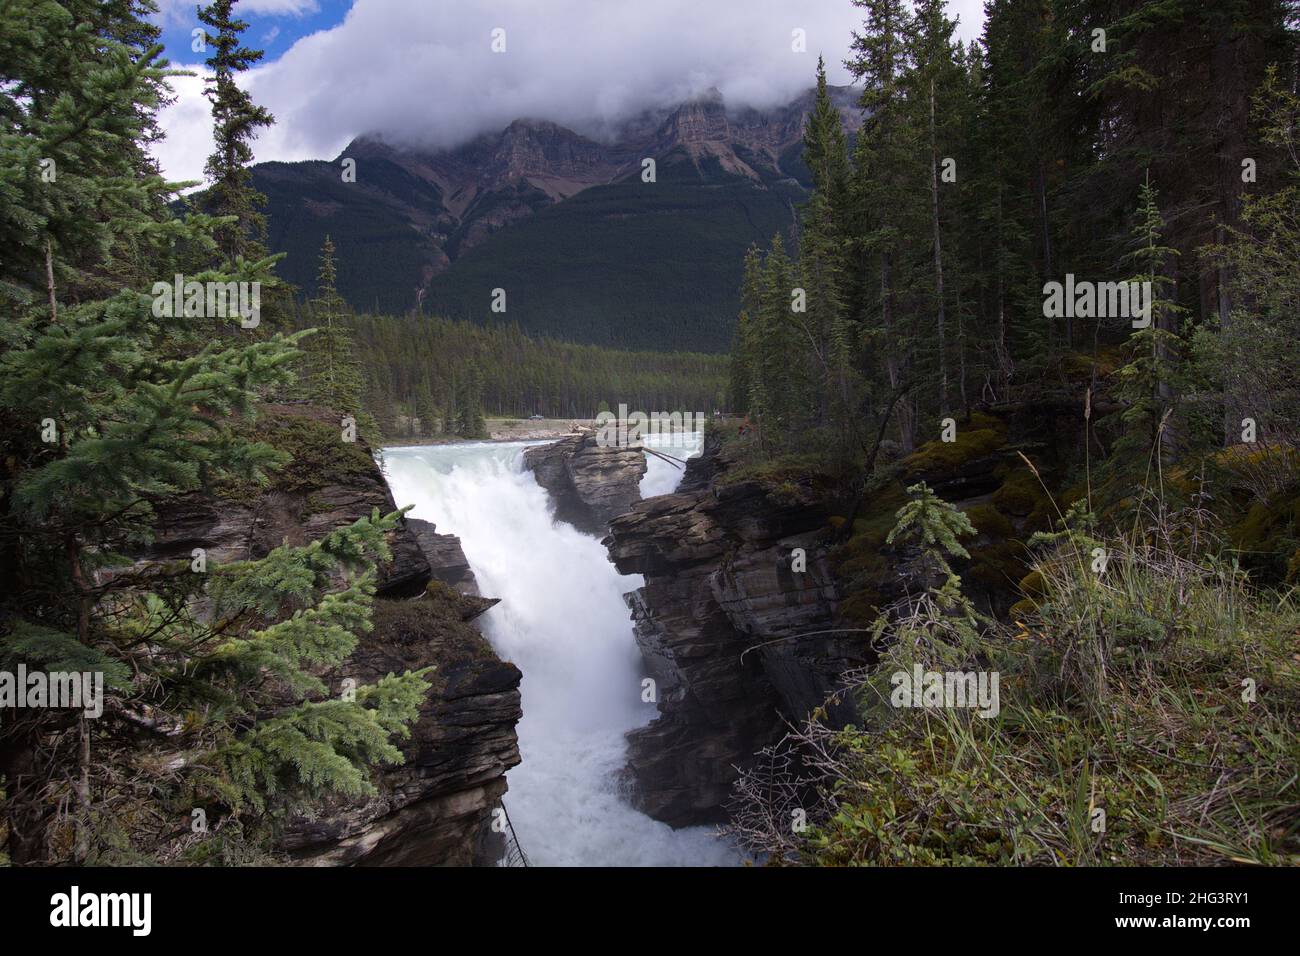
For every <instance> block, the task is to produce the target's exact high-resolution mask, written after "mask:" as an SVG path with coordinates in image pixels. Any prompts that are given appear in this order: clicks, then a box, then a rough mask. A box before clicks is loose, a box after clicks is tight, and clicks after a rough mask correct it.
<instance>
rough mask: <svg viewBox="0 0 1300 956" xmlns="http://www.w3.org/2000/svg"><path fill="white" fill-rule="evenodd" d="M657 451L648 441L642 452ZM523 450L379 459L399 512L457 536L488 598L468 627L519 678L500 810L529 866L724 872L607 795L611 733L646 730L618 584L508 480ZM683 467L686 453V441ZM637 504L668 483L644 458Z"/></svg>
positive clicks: (515, 480) (700, 837) (467, 447)
mask: <svg viewBox="0 0 1300 956" xmlns="http://www.w3.org/2000/svg"><path fill="white" fill-rule="evenodd" d="M660 443H663V444H667V443H666V441H665V440H664V439H663V438H659V439H657V441H656V444H660ZM529 444H539V443H537V442H533V443H524V442H518V443H508V444H501V443H486V442H484V443H471V444H460V445H442V446H426V447H417V448H390V449H385V451H384V461H385V468H386V470H387V472H388V481H389V486H390V487H391V488H392V491H393V497H394V498H395V499H396V501H397V503H398V504H399V505H414V506H415V507H414V509H413V510H412V512H411V514H412V516H413V517H416V518H424V519H426V520H428V521H432V522H434V523H435V524H437V526H438V530H439V531H441V532H443V533H447V534H456V535H459V536H460V539H461V544H462V546H463V547H464V549H465V555H466V557H467V558H468V559H469V563H470V566H471V567H472V568H473V570H474V574H475V576H476V577H477V578H478V582H479V587H480V589H481V591H482V592H483V594H485V595H488V596H490V597H499V598H501V603H500V604H498V605H497V606H496V607H494V608H493V609H492V610H490V611H488V612H487V614H485V615H484V616H483V617H482V618H480V621H481V622H482V624H483V632H484V634H485V635H486V636H487V638H488V640H489V641H490V642H491V643H492V646H493V647H494V648H495V649H496V651H497V653H498V654H499V655H500V656H501V657H502V658H503V659H504V660H508V661H512V662H513V663H514V664H515V665H516V666H517V667H518V668H519V669H520V671H522V672H523V681H522V683H521V685H520V691H521V695H522V699H523V719H522V720H521V721H520V722H519V725H518V733H519V749H520V753H521V755H522V757H523V762H522V763H521V764H520V765H519V766H518V767H516V768H514V769H513V770H511V771H510V772H509V774H508V776H507V779H508V781H509V785H510V791H509V793H508V794H507V795H506V804H507V806H508V807H509V809H510V818H511V820H512V822H513V823H514V827H515V831H516V833H517V834H518V836H519V841H520V844H521V845H522V846H523V848H524V850H525V852H526V853H527V854H528V856H529V859H530V860H531V861H532V862H533V863H535V864H540V865H551V866H636V865H644V866H674V865H697V866H698V865H734V864H736V863H738V862H739V857H738V855H737V853H736V852H735V851H734V850H733V849H732V848H730V847H729V846H728V845H727V844H726V843H724V842H723V841H722V840H720V839H719V838H718V837H717V836H716V835H715V832H714V830H713V829H712V828H709V827H694V828H687V829H681V830H673V829H672V828H671V827H669V826H668V825H667V824H663V823H659V822H658V821H655V820H652V819H650V818H649V817H647V816H646V815H645V814H643V813H640V812H639V811H637V810H636V809H634V808H633V807H632V806H631V805H630V804H629V803H627V802H626V800H625V799H623V797H622V796H620V794H619V792H618V780H617V777H618V771H619V770H620V768H621V767H622V766H623V763H624V757H625V751H626V742H625V741H624V739H623V735H624V733H626V732H627V731H628V730H631V729H632V728H634V727H638V726H641V725H644V724H646V723H648V722H649V721H650V720H651V719H652V718H653V717H654V714H655V705H654V704H653V703H643V702H642V700H641V696H642V688H641V680H642V678H643V676H644V675H643V673H642V664H641V660H640V654H639V652H638V650H637V647H636V643H635V640H634V638H633V634H632V622H631V620H630V617H629V612H628V608H627V605H626V604H625V603H624V602H623V594H624V593H625V592H627V591H631V590H633V589H635V588H637V587H640V586H641V584H642V580H641V577H640V575H629V576H623V575H620V574H619V573H618V572H617V571H616V570H615V569H614V566H613V564H611V563H610V561H609V559H608V557H607V556H606V554H605V549H604V547H603V546H602V545H601V544H600V542H599V541H598V540H597V539H596V538H594V537H592V536H590V535H587V534H583V533H582V532H579V531H577V530H575V529H574V528H572V527H570V526H569V525H567V524H562V523H556V522H555V521H554V520H553V519H552V514H551V510H552V509H551V506H550V502H549V500H548V497H547V495H546V492H545V491H543V490H542V488H541V487H539V486H538V484H537V482H536V480H534V478H533V476H532V475H531V474H530V473H527V472H525V471H523V470H522V456H523V450H524V448H526V447H528V445H529ZM668 451H669V453H670V454H674V455H677V456H679V457H685V455H686V454H691V453H693V452H694V451H698V438H696V439H695V440H694V442H693V443H692V445H691V447H688V448H686V449H682V448H680V447H678V448H669V449H668ZM648 457H649V461H648V470H647V472H646V475H645V477H644V478H643V479H642V483H641V487H642V494H643V495H647V496H648V495H651V494H662V493H664V492H667V491H671V490H672V489H673V488H674V487H676V484H677V481H678V480H679V479H680V477H681V472H680V471H678V470H676V469H675V468H674V467H673V466H672V465H671V464H670V463H668V462H665V461H662V460H660V459H657V458H655V457H653V456H648Z"/></svg>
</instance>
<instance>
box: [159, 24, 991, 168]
mask: <svg viewBox="0 0 1300 956" xmlns="http://www.w3.org/2000/svg"><path fill="white" fill-rule="evenodd" d="M301 2H303V0H244V5H245V7H246V9H252V8H253V7H254V6H255V5H262V6H274V5H277V4H279V5H291V4H295V3H301ZM810 6H812V8H811V9H810ZM950 7H951V9H952V11H953V12H954V13H958V14H960V15H961V16H962V19H963V20H965V21H966V22H965V23H963V25H962V27H961V28H960V30H959V32H960V34H961V35H962V36H965V37H971V36H974V35H976V33H977V32H978V24H980V23H981V22H982V19H983V13H982V9H981V3H980V0H958V2H955V3H952V4H950ZM860 25H861V12H860V11H859V10H857V9H856V8H855V7H853V6H852V4H850V3H849V2H848V0H839V2H835V0H819V2H818V3H817V4H816V5H815V6H813V5H810V4H808V3H807V2H806V0H654V2H645V3H641V2H617V3H615V2H609V0H546V2H545V3H538V2H537V0H356V2H355V3H354V4H353V6H352V9H351V10H349V11H348V13H347V16H346V17H345V19H344V20H343V22H342V23H340V24H338V25H337V26H335V27H333V28H331V29H328V30H322V31H319V32H317V33H314V34H311V35H309V36H305V37H302V38H301V39H299V40H298V41H297V42H296V43H295V44H294V45H293V46H292V47H291V48H290V49H289V50H288V51H287V52H286V53H285V54H284V55H283V56H282V57H280V58H279V59H278V60H276V61H275V62H272V63H268V64H265V65H263V66H260V67H258V68H257V69H256V70H254V71H251V72H250V73H249V74H248V76H247V78H246V79H247V85H248V88H249V89H250V90H251V92H252V94H253V96H254V98H255V99H256V100H257V102H259V103H261V104H263V105H265V106H266V107H268V108H269V109H270V110H271V112H272V113H274V114H275V117H276V121H277V122H276V125H275V126H274V127H273V128H272V129H270V130H267V131H265V132H264V133H263V135H262V136H261V138H260V139H259V141H258V143H257V147H256V152H257V158H258V160H269V159H278V160H296V159H307V158H333V156H335V155H336V154H337V153H338V151H339V150H340V149H342V148H343V147H344V146H345V145H346V144H347V142H348V141H349V140H350V139H351V138H352V137H354V136H356V135H359V134H362V133H379V134H381V135H384V136H385V137H386V138H389V139H391V140H395V141H405V142H414V143H420V144H424V145H428V146H435V147H437V146H451V145H455V144H457V143H460V142H463V141H464V140H465V139H468V138H469V137H472V136H473V135H475V134H478V133H481V132H485V131H488V130H495V129H500V128H502V127H504V126H505V125H506V124H508V123H509V122H510V121H511V120H514V119H517V118H520V117H537V118H544V119H551V120H554V121H556V122H558V123H561V124H565V125H569V126H572V127H574V128H577V129H580V130H581V131H583V132H586V133H588V134H591V135H599V134H600V133H601V132H602V127H603V126H605V125H607V124H613V123H615V122H617V121H619V120H621V119H623V118H625V117H627V116H628V115H630V114H633V113H635V112H637V111H639V110H641V109H645V108H648V107H653V106H659V105H665V104H670V103H675V102H678V101H680V100H682V99H684V98H686V97H688V96H690V95H692V94H695V93H698V92H701V91H703V90H705V89H708V88H709V87H711V86H716V87H717V88H718V89H719V90H721V91H722V93H723V95H724V97H725V98H726V100H727V102H728V103H730V104H746V105H752V106H757V107H760V108H761V107H764V106H770V105H773V104H776V103H779V102H784V101H786V100H788V99H789V98H791V97H792V96H794V95H795V94H796V93H798V92H799V91H800V90H803V89H806V88H807V87H809V86H811V85H812V82H813V74H814V69H815V66H816V62H817V56H818V54H819V53H821V54H823V55H825V57H826V61H827V65H828V72H829V74H830V79H831V82H833V83H845V82H848V79H849V77H848V73H847V71H846V70H845V69H844V68H843V66H842V63H841V61H842V60H843V59H844V57H845V55H846V53H847V49H848V44H849V39H850V33H851V31H852V30H853V29H854V28H855V27H859V26H860ZM496 27H501V28H503V29H505V31H506V52H504V53H493V52H492V49H491V40H492V30H493V29H494V28H496ZM796 28H799V29H802V30H804V31H805V32H806V36H807V52H806V53H802V54H800V53H796V52H793V51H792V49H791V31H793V30H794V29H796ZM199 89H200V90H201V85H200V87H199ZM178 94H179V96H180V101H179V102H178V103H177V105H176V106H175V107H173V108H172V109H170V110H169V111H168V112H167V113H166V114H165V115H164V117H163V126H164V128H165V129H166V130H167V131H168V133H169V139H170V138H171V137H173V136H176V137H180V138H181V139H183V140H184V142H183V143H181V144H175V145H172V144H167V145H164V146H163V147H162V148H160V149H159V150H158V155H159V156H160V159H161V161H162V162H163V165H164V169H165V170H166V171H167V172H168V173H169V174H170V175H172V176H173V177H181V176H184V177H186V178H193V177H194V176H196V175H199V174H201V170H202V165H203V157H204V156H206V154H207V152H208V151H209V150H210V138H211V133H210V130H207V129H206V126H207V125H208V124H209V123H210V119H209V118H208V117H207V116H206V112H205V111H206V101H204V100H202V99H201V97H200V98H199V104H200V105H201V107H202V111H199V110H196V109H195V107H194V104H193V103H192V102H191V100H192V99H193V97H194V95H195V88H194V87H178ZM200 140H205V141H206V142H207V143H208V145H207V146H203V147H200V146H199V145H198V143H199V141H200Z"/></svg>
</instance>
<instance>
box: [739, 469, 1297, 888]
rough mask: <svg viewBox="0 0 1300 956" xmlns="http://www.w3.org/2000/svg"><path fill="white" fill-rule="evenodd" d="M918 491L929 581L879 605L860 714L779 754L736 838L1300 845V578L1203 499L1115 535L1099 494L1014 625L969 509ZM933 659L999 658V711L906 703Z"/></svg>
mask: <svg viewBox="0 0 1300 956" xmlns="http://www.w3.org/2000/svg"><path fill="white" fill-rule="evenodd" d="M909 492H910V493H911V496H912V500H911V501H910V502H909V503H908V504H907V505H904V506H903V507H902V508H901V509H899V512H898V517H899V521H898V523H897V525H896V526H895V528H894V529H893V531H892V532H891V533H890V538H891V539H895V538H904V539H907V544H908V550H907V552H906V553H907V554H908V555H909V562H910V567H909V569H908V570H909V580H911V581H913V582H916V583H917V584H918V590H917V592H916V593H911V594H908V595H906V596H905V597H903V598H902V599H900V600H899V601H898V602H896V603H895V604H893V605H891V606H890V607H888V608H886V609H885V610H883V611H882V612H881V613H880V615H879V618H878V619H877V622H876V624H875V626H874V628H873V640H874V641H875V642H876V644H877V646H878V647H879V649H880V651H881V661H880V664H879V665H878V666H877V667H875V668H873V669H872V670H871V671H870V672H864V673H860V674H851V675H847V677H846V686H845V689H844V691H843V694H846V695H854V696H856V698H857V699H858V701H859V703H860V714H861V720H860V723H859V724H857V725H856V726H850V727H846V728H843V729H834V728H831V727H828V726H826V724H825V723H823V722H822V720H820V719H818V718H819V717H820V716H821V715H819V714H816V715H813V719H811V720H810V721H808V722H807V723H806V724H805V725H803V726H802V727H800V728H798V729H796V730H793V731H792V732H791V733H790V734H789V735H788V736H787V737H786V739H785V740H784V741H782V743H781V744H780V745H778V746H777V747H774V748H770V749H769V750H767V751H765V752H764V753H763V754H761V755H760V759H759V761H758V763H757V765H756V767H755V769H754V770H752V771H751V772H749V773H748V774H746V775H745V777H743V778H742V780H741V782H740V784H739V785H738V793H737V802H736V805H735V807H733V811H734V814H733V818H734V820H735V825H734V826H733V832H735V833H736V835H737V836H739V837H740V838H741V839H742V840H743V841H744V842H746V843H747V845H748V846H750V847H751V848H752V849H755V850H757V851H759V852H762V853H765V854H767V858H768V859H769V860H770V861H772V862H781V863H798V862H803V863H815V864H823V865H980V864H1000V865H1005V864H1034V865H1188V864H1204V865H1214V864H1234V863H1235V864H1246V863H1250V864H1294V863H1296V862H1300V789H1298V787H1297V767H1300V734H1298V733H1297V727H1300V606H1297V601H1296V594H1295V592H1294V589H1292V590H1283V591H1276V590H1270V589H1266V588H1261V587H1259V586H1257V585H1256V584H1255V583H1253V582H1252V580H1251V578H1250V576H1249V575H1248V574H1247V573H1245V572H1244V571H1243V570H1242V568H1241V565H1240V562H1239V561H1238V560H1236V557H1235V555H1234V553H1233V552H1232V551H1231V550H1230V548H1228V547H1226V546H1224V545H1222V544H1221V543H1220V541H1219V536H1218V534H1217V533H1216V529H1215V527H1214V525H1213V519H1212V518H1211V517H1210V515H1209V514H1208V512H1206V511H1204V510H1201V509H1192V510H1188V511H1182V512H1177V513H1169V512H1166V511H1164V510H1162V507H1161V505H1160V504H1159V502H1154V503H1150V504H1149V505H1148V506H1147V507H1145V508H1143V509H1142V510H1141V511H1140V512H1139V520H1138V521H1136V522H1134V523H1133V524H1132V525H1131V526H1130V527H1129V528H1127V529H1125V531H1124V532H1123V533H1109V534H1103V533H1101V532H1099V531H1097V530H1096V524H1097V522H1096V520H1095V519H1094V518H1093V516H1092V515H1091V514H1090V513H1089V512H1088V511H1087V509H1086V506H1085V505H1084V504H1083V503H1080V504H1078V505H1076V506H1075V507H1073V508H1071V509H1069V511H1068V512H1066V513H1065V514H1062V515H1059V517H1058V520H1057V522H1056V527H1057V529H1058V530H1056V531H1054V532H1052V533H1047V534H1038V535H1035V536H1034V538H1033V539H1032V541H1031V542H1030V544H1031V546H1032V548H1033V572H1032V573H1031V578H1032V582H1031V584H1032V587H1031V588H1030V589H1029V593H1028V594H1027V595H1026V597H1025V600H1024V601H1022V602H1021V604H1020V605H1019V606H1018V608H1017V611H1018V613H1017V615H1016V617H1015V620H1014V621H1013V622H1012V623H1000V622H997V621H994V620H991V619H988V618H985V617H983V616H982V615H980V614H978V613H976V612H975V610H974V608H973V607H972V606H971V604H970V603H969V601H968V600H966V598H965V597H964V596H963V595H962V593H961V581H960V579H959V578H958V577H957V576H956V575H955V574H954V573H952V570H951V567H949V565H948V559H951V558H958V557H960V556H961V555H962V554H963V553H964V550H965V549H964V547H963V546H962V545H961V544H960V542H959V541H958V540H957V539H958V538H961V537H971V536H972V532H973V529H972V528H971V527H970V526H969V525H970V522H969V520H968V519H967V518H966V516H964V515H962V514H961V513H960V512H958V511H957V510H956V509H955V508H953V507H952V506H951V505H947V504H946V503H944V502H942V501H941V500H938V499H935V498H933V496H932V495H931V493H930V492H929V489H927V488H925V487H924V486H923V485H922V486H913V487H912V488H911V489H909ZM918 514H920V520H919V522H918ZM926 529H930V530H928V531H927V530H926ZM934 529H940V530H939V531H938V533H936V532H935V530H934ZM944 529H946V531H945V530H944ZM916 665H919V666H920V668H921V669H922V670H923V671H926V672H930V671H934V672H940V673H944V674H951V673H954V672H961V673H969V674H975V673H983V674H985V675H990V674H997V675H998V678H999V681H998V683H997V684H996V685H995V686H996V687H997V688H998V692H997V697H996V701H995V707H994V708H993V709H994V710H995V711H996V713H995V714H994V715H990V716H980V714H981V713H984V712H983V711H977V709H974V708H969V707H960V706H957V707H954V706H952V702H951V701H948V702H947V704H948V705H947V706H944V705H943V704H944V701H942V700H935V701H934V704H935V705H934V706H922V707H912V706H907V707H900V706H896V703H895V702H891V690H890V684H891V681H892V682H894V683H897V681H898V679H899V678H898V675H900V674H908V675H910V674H912V673H913V668H914V667H915V666H916ZM801 819H806V820H807V821H808V826H807V828H806V829H803V830H802V831H801V828H800V827H797V826H794V825H792V820H801Z"/></svg>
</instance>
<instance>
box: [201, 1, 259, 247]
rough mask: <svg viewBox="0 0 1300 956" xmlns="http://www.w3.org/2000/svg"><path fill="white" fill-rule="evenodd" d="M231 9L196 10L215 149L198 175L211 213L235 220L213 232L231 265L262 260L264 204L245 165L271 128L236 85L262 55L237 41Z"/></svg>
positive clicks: (238, 25)
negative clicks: (260, 133) (262, 130)
mask: <svg viewBox="0 0 1300 956" xmlns="http://www.w3.org/2000/svg"><path fill="white" fill-rule="evenodd" d="M235 3H236V0H212V2H211V3H210V4H208V6H206V7H203V8H201V9H200V10H199V21H200V22H202V23H203V24H204V25H205V26H206V27H210V28H211V29H209V30H207V31H206V33H205V38H206V39H205V42H206V43H207V44H208V45H209V46H211V47H212V48H213V52H212V55H211V56H210V57H208V59H207V60H206V61H204V62H206V64H207V66H208V68H209V69H211V70H212V76H211V77H209V78H208V79H207V80H206V82H205V84H204V87H205V88H204V94H205V95H206V96H207V97H208V99H209V101H211V103H212V119H213V125H214V129H213V138H214V140H215V149H214V150H213V153H212V155H211V156H210V157H208V162H207V164H206V165H205V166H204V168H203V171H204V173H205V175H207V177H208V178H209V179H210V180H211V181H212V187H211V189H210V190H209V191H208V196H207V203H208V207H209V209H210V210H211V212H212V213H213V214H214V215H218V216H233V217H234V219H233V220H232V221H229V222H225V223H222V224H221V225H219V226H218V227H217V229H216V237H217V243H218V246H219V247H220V249H221V251H222V252H223V253H224V254H225V255H226V257H227V259H228V260H229V261H230V262H234V261H235V260H236V259H237V258H238V257H239V256H246V257H248V258H252V259H258V258H261V257H262V256H263V255H264V254H265V250H264V248H263V245H262V242H263V239H264V237H265V234H266V219H265V217H264V216H263V215H262V213H261V212H260V211H259V209H260V207H261V206H262V205H263V204H265V202H266V199H265V197H264V196H262V195H261V194H260V193H259V192H258V191H257V190H256V189H254V188H253V185H252V181H253V176H252V173H251V172H250V171H249V168H248V165H249V163H251V162H252V161H253V147H252V141H253V138H254V137H255V136H256V135H257V130H258V128H259V127H263V126H270V125H271V124H272V123H274V122H275V118H274V117H273V116H272V115H271V114H270V112H269V111H267V110H266V108H265V107H262V106H258V105H256V104H255V103H254V102H253V98H252V97H251V96H250V95H249V94H248V93H247V92H246V91H244V90H242V89H240V88H239V85H238V83H237V82H236V77H237V76H238V75H239V74H240V73H242V72H244V71H245V70H247V69H248V68H249V67H251V66H253V65H254V64H256V63H258V62H259V61H260V60H261V59H262V51H261V50H253V49H250V48H249V47H246V46H244V45H243V41H242V40H241V37H240V35H241V34H242V33H243V32H244V31H245V30H247V29H248V23H247V21H244V20H240V19H238V18H236V16H235V14H234V7H235Z"/></svg>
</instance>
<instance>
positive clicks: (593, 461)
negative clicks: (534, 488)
mask: <svg viewBox="0 0 1300 956" xmlns="http://www.w3.org/2000/svg"><path fill="white" fill-rule="evenodd" d="M524 467H525V468H527V469H528V470H530V471H531V472H532V473H533V474H534V475H535V476H536V478H537V483H538V484H539V485H541V486H542V487H543V488H545V489H546V490H547V491H548V492H550V495H551V500H552V501H554V502H555V516H556V517H557V518H559V519H560V520H562V521H567V522H569V523H570V524H572V525H573V526H574V527H576V528H578V529H580V530H582V531H586V532H588V533H589V534H600V535H603V534H604V533H605V530H606V528H607V526H608V525H609V522H610V521H611V519H613V518H615V517H617V516H618V515H621V514H624V513H625V512H627V511H629V510H630V509H631V508H632V506H633V505H634V504H636V503H637V502H638V501H640V500H641V478H642V476H643V475H645V472H646V461H645V453H644V452H643V451H641V450H640V449H639V448H617V447H612V446H611V447H602V446H601V445H598V444H597V442H596V436H595V434H594V433H592V432H583V433H581V434H577V435H570V436H569V437H567V438H562V439H561V440H560V441H558V442H555V443H554V444H552V445H540V446H538V447H536V448H530V449H528V450H527V451H526V452H524Z"/></svg>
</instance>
